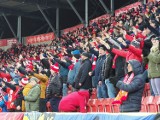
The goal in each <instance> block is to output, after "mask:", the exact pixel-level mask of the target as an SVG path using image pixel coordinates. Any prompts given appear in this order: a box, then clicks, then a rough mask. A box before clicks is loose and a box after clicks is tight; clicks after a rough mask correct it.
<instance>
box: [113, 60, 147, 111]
mask: <svg viewBox="0 0 160 120" xmlns="http://www.w3.org/2000/svg"><path fill="white" fill-rule="evenodd" d="M128 63H130V65H131V66H132V69H133V70H132V72H133V73H134V78H133V80H132V82H131V83H130V84H125V83H124V82H123V81H122V80H123V79H124V78H122V79H121V80H120V81H118V83H117V85H116V86H117V87H118V88H119V89H121V90H124V91H127V92H128V98H127V100H126V101H124V102H123V103H122V105H121V106H120V111H121V112H134V111H140V109H141V99H142V94H143V90H144V85H145V80H146V78H147V73H146V72H144V74H142V66H141V63H140V62H138V61H137V60H129V61H128Z"/></svg>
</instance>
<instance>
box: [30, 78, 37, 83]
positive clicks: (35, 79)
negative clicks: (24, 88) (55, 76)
mask: <svg viewBox="0 0 160 120" xmlns="http://www.w3.org/2000/svg"><path fill="white" fill-rule="evenodd" d="M32 80H34V81H35V82H36V83H38V82H39V80H38V79H37V78H36V77H31V78H30V82H31V81H32Z"/></svg>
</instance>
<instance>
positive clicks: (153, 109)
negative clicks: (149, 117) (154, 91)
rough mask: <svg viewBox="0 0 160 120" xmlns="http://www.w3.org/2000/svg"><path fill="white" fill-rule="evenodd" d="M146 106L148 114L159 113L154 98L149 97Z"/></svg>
mask: <svg viewBox="0 0 160 120" xmlns="http://www.w3.org/2000/svg"><path fill="white" fill-rule="evenodd" d="M145 99H146V105H147V111H148V112H157V108H156V103H155V102H154V96H147V97H146V98H145Z"/></svg>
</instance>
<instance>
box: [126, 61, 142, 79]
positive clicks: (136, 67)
mask: <svg viewBox="0 0 160 120" xmlns="http://www.w3.org/2000/svg"><path fill="white" fill-rule="evenodd" d="M128 63H129V64H130V65H131V66H132V69H133V72H134V75H135V76H136V75H138V74H142V73H143V68H142V65H141V63H140V62H139V61H137V60H129V61H128Z"/></svg>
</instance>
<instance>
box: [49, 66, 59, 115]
mask: <svg viewBox="0 0 160 120" xmlns="http://www.w3.org/2000/svg"><path fill="white" fill-rule="evenodd" d="M50 71H51V76H50V78H49V83H48V86H47V90H46V98H47V99H48V101H49V102H50V104H51V110H52V112H58V105H59V102H60V100H61V97H62V85H61V81H60V78H59V74H58V73H59V67H58V63H55V64H54V65H52V66H51V69H50Z"/></svg>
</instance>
